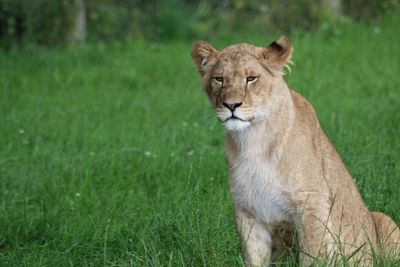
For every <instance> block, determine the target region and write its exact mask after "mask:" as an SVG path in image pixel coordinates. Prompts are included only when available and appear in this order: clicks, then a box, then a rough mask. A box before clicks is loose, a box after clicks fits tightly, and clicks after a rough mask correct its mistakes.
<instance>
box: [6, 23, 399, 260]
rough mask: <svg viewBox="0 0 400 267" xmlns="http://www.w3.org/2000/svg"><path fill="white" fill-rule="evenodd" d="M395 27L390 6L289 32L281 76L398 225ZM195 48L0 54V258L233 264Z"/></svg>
mask: <svg viewBox="0 0 400 267" xmlns="http://www.w3.org/2000/svg"><path fill="white" fill-rule="evenodd" d="M398 25H400V16H398V15H397V16H395V15H394V16H387V17H385V18H383V19H382V20H380V21H379V22H377V23H374V24H368V25H367V24H365V25H363V24H347V25H343V26H339V27H338V28H337V29H335V31H332V30H330V29H325V30H324V29H322V30H319V31H316V32H314V33H297V34H294V35H293V36H291V39H292V43H293V45H294V47H295V52H294V59H293V60H294V62H295V65H294V66H293V67H292V73H291V74H290V75H287V77H286V80H287V81H288V84H289V86H290V87H291V88H294V89H296V90H298V91H299V92H301V93H302V94H303V95H304V96H305V97H306V98H307V99H308V100H309V101H310V102H311V103H312V104H313V105H314V107H315V108H316V110H317V113H318V115H319V119H320V121H321V124H322V125H323V127H324V129H325V130H326V132H327V134H328V136H329V137H330V138H331V140H332V142H333V143H334V145H335V146H336V148H337V150H338V151H339V153H340V155H342V158H343V160H344V161H345V163H346V165H347V166H348V168H349V170H350V172H351V173H352V174H353V176H354V178H355V180H356V181H357V184H358V185H359V187H360V191H361V193H362V195H363V198H364V200H365V202H366V203H367V205H368V207H369V208H370V209H371V210H380V211H384V212H386V213H387V214H389V215H390V216H391V217H392V218H394V219H395V220H396V221H397V222H398V223H400V194H399V188H400V164H399V162H400V153H399V151H400V90H399V89H400V88H399V81H400V45H399V41H400V38H399V32H398ZM264 35H265V36H264ZM276 37H278V36H268V34H260V35H259V36H251V37H248V38H247V39H246V40H243V39H242V38H240V37H232V38H231V39H230V40H225V39H224V40H218V39H217V38H216V40H217V42H216V43H215V46H216V47H218V48H222V47H224V46H226V45H228V44H229V43H231V42H236V41H242V42H243V41H246V42H251V43H254V44H257V45H264V44H267V43H269V42H271V41H272V40H273V39H274V38H276ZM190 46H191V45H190V44H189V43H169V44H148V43H146V42H134V43H124V44H118V43H115V44H112V45H101V44H99V45H83V46H80V47H75V48H68V49H61V48H58V49H57V48H54V49H50V50H46V49H43V48H42V49H41V48H34V47H27V48H24V49H22V50H19V51H18V50H13V51H8V52H0V266H68V265H71V266H102V265H105V266H240V265H241V264H242V260H241V256H240V255H241V251H240V245H239V243H238V240H237V237H236V234H235V230H234V224H233V219H232V215H231V208H232V207H231V202H230V196H229V189H228V178H227V172H226V166H225V158H224V153H223V146H224V144H223V142H224V130H223V128H222V126H221V125H219V123H218V122H217V120H216V119H215V118H214V115H213V111H212V110H211V108H210V107H209V104H208V102H207V100H206V97H205V94H204V93H203V92H202V90H201V89H200V84H199V79H198V76H197V73H196V71H195V69H194V66H193V64H192V62H191V58H190ZM289 261H290V259H289Z"/></svg>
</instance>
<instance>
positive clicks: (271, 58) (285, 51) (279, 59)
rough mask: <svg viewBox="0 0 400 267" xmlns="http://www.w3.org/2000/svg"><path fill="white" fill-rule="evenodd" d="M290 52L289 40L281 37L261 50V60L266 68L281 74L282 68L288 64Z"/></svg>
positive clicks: (291, 49)
mask: <svg viewBox="0 0 400 267" xmlns="http://www.w3.org/2000/svg"><path fill="white" fill-rule="evenodd" d="M292 51H293V48H292V45H291V44H290V42H289V40H288V39H287V38H286V37H285V36H282V37H280V38H279V39H278V40H276V41H274V42H272V43H270V44H269V45H268V46H267V47H265V48H263V49H262V52H261V60H262V61H263V63H264V64H265V65H266V66H267V67H269V68H271V69H272V70H275V71H278V72H281V71H282V69H283V67H284V66H287V65H288V64H289V63H290V58H291V56H292Z"/></svg>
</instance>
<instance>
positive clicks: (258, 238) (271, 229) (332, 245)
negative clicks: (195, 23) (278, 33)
mask: <svg viewBox="0 0 400 267" xmlns="http://www.w3.org/2000/svg"><path fill="white" fill-rule="evenodd" d="M291 54H292V46H291V44H290V42H289V41H288V39H287V38H285V37H281V38H279V39H278V40H277V41H275V42H272V43H271V44H270V45H269V46H267V47H265V48H260V47H256V46H253V45H250V44H236V45H232V46H229V47H227V48H225V49H223V50H221V51H220V52H217V50H216V49H214V48H213V47H212V46H211V45H210V44H209V43H207V42H204V41H197V42H195V43H194V44H193V48H192V59H193V61H194V63H195V65H196V67H197V70H198V72H199V74H200V78H201V85H202V87H203V88H204V90H205V91H206V93H207V95H208V98H209V100H210V101H211V103H212V105H213V107H214V108H215V110H216V113H217V117H218V119H219V120H220V121H221V122H222V124H223V125H224V126H225V128H226V129H227V134H226V154H227V158H228V162H229V172H230V191H231V194H232V199H233V203H234V214H235V222H236V228H237V232H238V234H239V236H240V239H241V242H242V248H243V251H244V258H245V263H246V265H247V266H267V265H269V264H270V261H271V256H272V254H274V255H275V254H276V253H274V252H275V251H278V248H280V247H281V246H282V245H284V246H292V245H293V243H294V242H293V241H294V240H293V237H297V238H298V244H299V251H300V255H299V256H300V257H299V261H300V263H301V264H304V265H310V264H311V263H313V262H316V261H317V262H318V261H319V260H324V262H325V263H327V262H328V264H332V263H333V260H334V261H335V262H337V259H338V258H340V259H339V261H340V260H346V261H349V262H351V263H359V264H361V265H370V264H372V259H373V258H374V256H376V255H378V254H379V253H380V252H383V253H385V254H389V255H391V256H395V255H396V254H397V253H398V245H397V244H398V242H399V238H400V231H399V228H398V227H397V226H396V224H395V223H394V222H393V220H392V219H390V218H389V217H388V216H386V215H385V214H383V213H379V212H370V211H369V210H368V209H367V207H366V206H365V204H364V202H363V200H362V198H361V196H360V193H359V191H358V189H357V186H356V184H355V183H354V181H353V179H352V177H351V176H350V174H349V172H348V171H347V169H346V167H345V166H344V164H343V162H342V160H341V159H340V157H339V155H338V154H337V152H336V151H335V148H334V147H333V146H332V144H331V143H330V142H329V140H328V138H327V137H326V135H325V134H324V132H323V130H322V129H321V126H320V124H319V122H318V120H317V116H316V114H315V111H314V109H313V107H312V106H311V105H310V104H309V103H308V102H307V101H306V100H305V99H304V98H303V97H302V96H301V95H300V94H298V93H296V92H295V91H292V90H290V89H289V88H288V86H287V85H286V83H285V81H284V80H283V77H282V76H283V72H282V69H283V67H285V66H286V65H287V64H288V62H289V61H290V57H291ZM382 248H383V249H382ZM372 255H374V256H372ZM375 258H376V257H375ZM328 260H329V261H328Z"/></svg>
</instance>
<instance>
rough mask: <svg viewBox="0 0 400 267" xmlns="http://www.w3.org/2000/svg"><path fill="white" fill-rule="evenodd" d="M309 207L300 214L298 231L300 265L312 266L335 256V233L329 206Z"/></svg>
mask: <svg viewBox="0 0 400 267" xmlns="http://www.w3.org/2000/svg"><path fill="white" fill-rule="evenodd" d="M314 204H315V205H312V204H311V205H307V206H306V207H304V209H303V210H302V212H301V214H299V217H298V222H297V226H296V228H297V231H298V236H299V245H300V263H301V264H302V265H303V266H310V265H311V264H312V263H317V264H318V262H319V261H320V260H323V259H324V260H326V259H329V258H331V257H332V256H333V254H334V249H335V231H334V229H333V228H332V223H331V219H330V214H329V213H330V209H329V206H327V207H324V205H323V204H320V205H319V206H318V205H317V204H316V203H314Z"/></svg>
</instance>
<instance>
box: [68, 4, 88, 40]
mask: <svg viewBox="0 0 400 267" xmlns="http://www.w3.org/2000/svg"><path fill="white" fill-rule="evenodd" d="M73 16H74V19H73V23H72V24H73V25H72V28H71V35H70V44H76V43H79V42H82V41H84V40H85V38H86V0H75V1H74V14H73Z"/></svg>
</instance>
